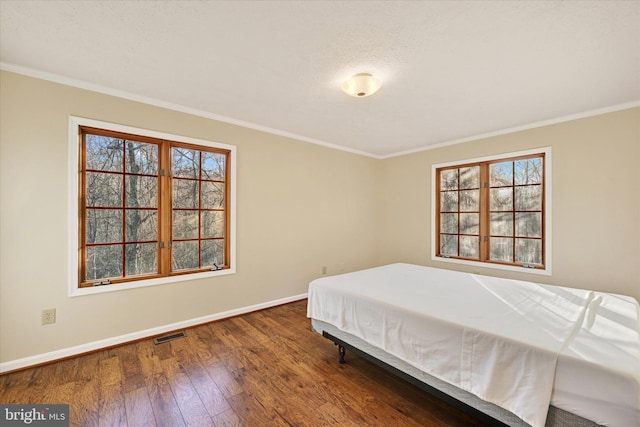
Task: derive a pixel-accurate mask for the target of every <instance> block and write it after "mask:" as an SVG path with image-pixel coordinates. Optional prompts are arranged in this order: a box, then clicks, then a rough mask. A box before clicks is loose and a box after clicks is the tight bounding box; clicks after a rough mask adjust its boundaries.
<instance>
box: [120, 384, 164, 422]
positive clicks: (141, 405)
mask: <svg viewBox="0 0 640 427" xmlns="http://www.w3.org/2000/svg"><path fill="white" fill-rule="evenodd" d="M124 405H125V410H126V413H127V424H128V427H152V426H155V425H156V420H155V417H154V415H153V408H152V406H151V401H150V400H149V392H148V391H147V388H146V386H145V387H140V388H137V389H134V390H131V391H128V392H126V393H125V394H124Z"/></svg>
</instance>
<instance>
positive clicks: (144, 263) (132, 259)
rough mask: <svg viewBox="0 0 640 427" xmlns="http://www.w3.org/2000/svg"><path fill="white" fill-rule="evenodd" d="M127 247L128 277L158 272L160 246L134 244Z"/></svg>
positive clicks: (154, 244) (155, 244)
mask: <svg viewBox="0 0 640 427" xmlns="http://www.w3.org/2000/svg"><path fill="white" fill-rule="evenodd" d="M126 247H127V249H126V250H127V276H135V275H139V274H153V273H157V272H158V244H157V243H132V244H128V245H126Z"/></svg>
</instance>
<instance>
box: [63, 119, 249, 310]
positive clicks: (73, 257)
mask: <svg viewBox="0 0 640 427" xmlns="http://www.w3.org/2000/svg"><path fill="white" fill-rule="evenodd" d="M80 126H89V127H94V128H99V129H106V130H112V131H117V132H123V133H129V134H133V135H142V136H148V137H152V138H158V139H166V140H171V141H178V142H185V143H189V144H196V145H202V146H205V147H213V148H221V149H225V150H229V151H230V152H231V169H230V171H229V173H230V179H231V200H230V201H229V211H230V212H229V222H230V224H229V234H230V236H229V257H230V263H229V268H227V269H224V270H218V271H210V272H209V271H207V272H201V273H193V274H183V275H176V276H170V277H160V278H153V279H147V280H145V279H142V280H136V281H133V282H126V283H120V284H116V285H106V286H95V287H91V288H80V287H79V283H78V249H79V248H78V226H79V224H78V218H79V212H78V209H79V206H78V197H79V195H78V162H79V157H78V155H79V153H80V143H81V141H80V137H79V135H80ZM68 160H69V168H68V169H69V242H68V244H69V280H68V282H69V296H70V297H76V296H81V295H93V294H100V293H105V292H115V291H121V290H125V289H134V288H143V287H147V286H155V285H164V284H168V283H176V282H183V281H187V280H198V279H204V278H209V277H217V276H225V275H228V274H235V272H236V163H237V161H238V159H237V154H236V147H235V146H234V145H228V144H222V143H219V142H213V141H206V140H202V139H196V138H190V137H186V136H180V135H172V134H168V133H164V132H158V131H153V130H148V129H139V128H135V127H131V126H125V125H119V124H115V123H108V122H103V121H99V120H93V119H86V118H83V117H75V116H69V153H68Z"/></svg>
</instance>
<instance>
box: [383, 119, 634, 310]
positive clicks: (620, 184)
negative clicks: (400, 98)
mask: <svg viewBox="0 0 640 427" xmlns="http://www.w3.org/2000/svg"><path fill="white" fill-rule="evenodd" d="M546 146H550V147H551V149H552V178H553V188H552V196H553V199H552V214H553V215H552V226H553V236H552V246H553V247H552V255H553V256H552V268H553V275H552V276H551V277H549V276H539V275H531V274H521V273H512V272H506V271H501V270H495V269H485V268H479V267H470V266H461V265H452V264H449V263H444V262H437V261H435V262H434V261H432V260H431V243H430V242H431V229H430V224H431V194H430V189H431V166H432V165H433V164H438V163H445V162H451V161H458V160H464V159H471V158H475V157H484V156H492V155H497V154H501V153H509V152H515V151H522V150H529V149H534V148H540V147H546ZM378 179H379V180H380V183H381V186H380V193H381V194H380V195H379V197H380V200H381V202H382V203H381V204H380V211H379V218H378V221H379V222H380V223H381V224H385V227H379V229H381V230H383V232H384V235H383V236H382V240H381V242H380V243H381V245H380V249H381V251H380V253H379V259H378V263H379V264H385V263H389V262H396V261H404V262H413V263H417V264H424V265H430V266H434V267H441V268H449V269H457V270H461V271H468V272H478V273H481V274H489V275H494V276H501V277H511V278H516V279H523V280H530V281H535V282H541V283H551V284H557V285H564V286H569V287H579V288H587V289H594V290H602V291H607V292H614V293H621V294H626V295H631V296H634V297H635V298H637V299H638V298H640V108H635V109H627V110H623V111H618V112H614V113H609V114H603V115H599V116H594V117H589V118H584V119H580V120H573V121H569V122H564V123H560V124H555V125H550V126H545V127H540V128H536V129H530V130H526V131H521V132H514V133H510V134H506V135H502V136H496V137H493V138H487V139H484V140H477V141H473V142H468V143H464V144H457V145H452V146H448V147H443V148H439V149H433V150H428V151H423V152H420V153H415V154H410V155H406V156H399V157H394V158H390V159H386V160H384V161H382V162H381V165H380V167H379V169H378Z"/></svg>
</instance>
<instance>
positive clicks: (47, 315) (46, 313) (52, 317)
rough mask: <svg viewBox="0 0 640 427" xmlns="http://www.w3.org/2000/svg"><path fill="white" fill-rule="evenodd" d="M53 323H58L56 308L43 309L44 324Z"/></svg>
mask: <svg viewBox="0 0 640 427" xmlns="http://www.w3.org/2000/svg"><path fill="white" fill-rule="evenodd" d="M51 323H56V309H55V308H49V309H47V310H42V324H43V325H49V324H51Z"/></svg>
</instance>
